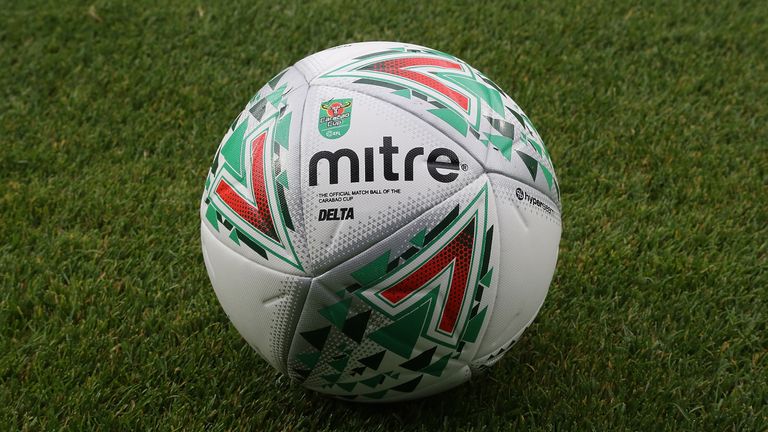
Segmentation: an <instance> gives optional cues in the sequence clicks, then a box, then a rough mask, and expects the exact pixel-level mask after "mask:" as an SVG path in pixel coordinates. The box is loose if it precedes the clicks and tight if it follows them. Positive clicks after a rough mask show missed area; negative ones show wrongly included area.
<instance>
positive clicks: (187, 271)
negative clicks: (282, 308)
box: [0, 0, 768, 431]
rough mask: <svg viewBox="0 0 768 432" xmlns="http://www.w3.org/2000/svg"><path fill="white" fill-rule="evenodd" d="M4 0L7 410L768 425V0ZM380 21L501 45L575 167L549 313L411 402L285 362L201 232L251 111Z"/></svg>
mask: <svg viewBox="0 0 768 432" xmlns="http://www.w3.org/2000/svg"><path fill="white" fill-rule="evenodd" d="M2 3H3V5H2V8H0V9H2V10H1V11H0V150H1V151H0V284H1V287H2V291H1V292H0V326H1V327H0V331H1V332H2V333H0V425H4V426H0V428H2V429H4V430H8V429H22V430H27V429H28V430H56V429H59V428H69V429H72V430H82V429H92V428H93V429H101V430H114V429H126V430H144V429H150V428H158V429H161V430H171V429H184V430H200V429H203V428H207V429H211V430H224V429H251V428H252V429H255V430H270V429H276V430H336V429H337V430H345V431H346V430H366V431H374V430H398V429H417V430H425V431H435V430H454V429H464V430H497V429H499V430H510V429H515V430H517V429H534V430H552V429H565V430H585V429H595V430H622V429H631V430H651V431H652V430H680V429H688V430H712V431H715V430H717V431H719V430H739V431H741V430H766V428H768V329H767V328H766V321H768V275H767V273H768V262H767V261H768V260H767V259H766V255H767V253H768V250H767V249H768V246H767V244H768V230H767V229H766V227H767V226H768V103H767V101H768V70H766V67H767V60H766V57H768V51H766V47H768V3H766V2H761V1H752V2H699V1H690V2H658V3H656V4H652V3H650V2H648V3H645V4H643V5H640V4H624V5H614V4H612V3H610V2H606V3H605V4H602V5H598V4H592V2H587V1H579V2H559V3H554V2H546V3H540V4H537V3H535V2H527V3H522V2H516V3H515V4H512V5H504V4H503V2H498V3H493V4H491V3H488V4H484V5H480V4H477V3H474V2H473V3H467V4H465V5H453V4H452V3H450V4H449V2H446V3H445V4H443V3H441V2H435V1H433V2H429V3H424V4H423V5H421V6H413V7H406V2H402V1H396V2H386V3H372V4H369V3H368V2H355V1H333V2H331V1H326V2H318V3H314V4H311V5H300V4H298V3H293V2H291V3H290V4H285V5H281V4H279V2H273V3H264V2H254V1H231V2H217V3H216V4H204V2H174V4H173V5H165V6H162V7H158V6H154V5H153V4H152V3H154V2H146V4H139V2H118V1H115V2H109V1H97V2H96V3H95V5H93V6H91V4H90V3H82V4H74V3H71V2H53V1H45V0H41V1H23V2H13V3H11V2H2ZM142 3H143V2H142ZM205 3H211V2H205ZM718 3H722V4H718ZM366 4H367V6H366ZM359 40H402V41H409V42H414V43H419V44H423V45H427V46H430V47H434V48H437V49H440V50H442V51H446V52H450V53H452V54H455V55H457V56H459V57H461V58H463V59H465V60H467V61H468V62H470V63H471V64H473V65H474V66H475V67H477V68H478V69H480V70H482V71H484V72H485V73H486V74H487V75H488V76H490V77H491V78H492V79H494V80H495V81H496V82H497V83H499V84H500V85H501V86H502V87H503V88H505V89H508V91H509V93H510V94H511V95H512V96H513V97H514V98H515V99H516V100H517V102H518V103H519V104H520V105H521V106H522V107H523V108H524V109H525V110H526V112H527V113H528V115H529V116H530V117H531V118H532V119H533V121H534V122H535V123H536V125H537V128H538V129H539V131H540V132H541V133H542V135H543V136H544V138H545V140H546V142H547V144H548V148H549V150H550V152H551V154H552V158H553V160H554V161H555V163H556V166H557V172H558V175H559V178H560V182H561V187H562V195H563V203H564V231H563V238H562V242H561V247H560V260H559V263H558V268H557V273H556V276H555V280H554V281H553V284H552V287H551V291H550V295H549V297H548V298H547V301H546V303H545V305H544V308H543V309H542V311H541V314H540V315H539V318H538V319H537V320H536V322H535V323H534V325H533V326H532V327H531V328H530V329H529V330H528V331H527V332H526V334H525V336H524V337H523V339H522V340H521V341H520V342H519V343H518V345H517V346H516V347H515V348H514V349H513V350H512V351H511V352H510V353H509V354H508V355H507V357H506V358H505V359H504V360H503V361H502V362H501V363H499V364H498V365H497V366H496V367H495V368H493V369H492V371H491V373H490V374H489V375H488V376H487V377H485V378H481V379H478V380H474V381H473V382H472V383H470V384H468V385H465V386H462V387H460V388H458V389H456V390H453V391H450V392H449V393H447V394H445V395H442V396H439V397H433V398H430V399H428V400H424V401H419V402H415V403H409V404H396V405H389V406H359V405H351V404H347V403H343V402H339V401H335V400H329V399H326V398H324V397H321V396H318V395H316V394H313V393H310V392H306V391H304V390H302V388H301V387H299V386H297V385H295V384H291V383H290V382H289V381H288V380H287V378H285V377H281V376H279V375H278V374H277V373H276V372H273V371H272V370H271V369H270V368H269V366H268V365H267V364H266V363H265V362H263V361H262V360H260V359H259V358H258V356H257V355H256V354H255V353H253V352H252V350H251V349H250V348H249V347H248V346H247V345H246V343H245V342H244V341H243V340H242V339H241V338H240V336H239V335H238V334H237V332H236V331H235V330H234V328H233V327H232V326H231V325H230V324H229V322H228V320H227V318H226V316H225V315H224V313H223V311H222V310H221V308H220V307H219V305H218V303H217V301H216V298H215V295H214V292H213V290H212V289H211V287H210V284H209V282H208V279H207V276H206V273H205V269H204V266H203V262H202V257H201V253H200V246H199V231H198V230H199V225H198V213H197V211H198V203H199V201H198V200H199V196H200V194H201V191H202V188H203V181H204V176H205V173H206V171H207V169H208V165H209V163H210V160H211V157H212V155H213V152H214V151H215V147H216V145H217V144H218V142H219V140H220V138H221V136H222V135H223V134H224V132H225V130H226V128H227V126H228V125H229V123H230V121H231V120H232V119H233V118H234V116H235V114H236V113H237V112H238V111H239V109H240V108H241V107H242V105H243V104H244V103H245V102H246V101H247V100H248V98H249V97H250V96H252V94H253V93H254V92H255V91H256V90H257V89H258V88H259V87H260V86H261V84H262V83H263V82H265V81H266V80H267V79H269V78H270V77H271V76H272V75H273V74H274V73H276V72H278V71H279V70H281V69H282V68H283V67H285V66H286V65H289V64H291V63H293V62H295V61H297V60H298V59H300V58H302V57H304V56H305V55H307V54H310V53H312V52H315V51H318V50H321V49H323V48H326V47H330V46H334V45H337V44H341V43H345V42H349V41H359Z"/></svg>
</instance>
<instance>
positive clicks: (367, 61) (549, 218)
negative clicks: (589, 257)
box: [200, 42, 561, 401]
mask: <svg viewBox="0 0 768 432" xmlns="http://www.w3.org/2000/svg"><path fill="white" fill-rule="evenodd" d="M200 214H201V219H202V224H201V237H202V246H203V255H204V257H205V264H206V268H207V270H208V275H209V276H210V279H211V283H212V284H213V287H214V289H215V291H216V295H217V296H218V299H219V301H220V302H221V305H222V307H223V308H224V310H225V311H226V313H227V315H228V316H229V318H230V319H231V320H232V323H233V324H234V325H235V327H236V328H237V329H238V331H239V332H240V334H242V335H243V337H244V338H245V339H246V340H247V341H248V343H249V344H250V345H251V346H252V347H253V348H254V349H255V350H256V351H257V352H258V353H259V354H260V355H261V356H262V357H263V358H264V359H265V360H266V361H267V362H269V363H270V364H271V365H272V366H273V367H275V368H277V369H278V370H280V371H282V372H283V373H285V374H288V375H289V376H290V377H291V378H294V379H296V380H298V381H299V382H301V383H302V384H303V385H304V386H306V387H308V388H311V389H313V390H317V391H319V392H322V393H327V394H330V395H334V396H338V397H343V398H348V399H353V400H355V401H394V400H403V399H412V398H417V397H422V396H427V395H430V394H434V393H437V392H440V391H443V390H446V389H448V388H451V387H454V386H456V385H458V384H460V383H463V382H465V381H467V380H468V379H469V378H470V377H471V376H472V374H473V373H476V372H478V371H479V370H482V369H483V368H485V367H487V366H490V365H491V364H493V363H495V362H496V361H497V360H499V358H501V356H502V355H503V354H504V353H505V352H506V351H507V350H508V349H509V348H510V347H511V345H512V344H513V343H514V342H515V341H516V340H517V339H518V338H519V337H520V335H521V333H522V332H523V331H524V330H525V328H526V327H527V326H528V325H529V324H530V323H531V321H532V320H533V319H534V317H535V316H536V314H537V312H538V311H539V308H540V307H541V304H542V302H543V301H544V297H545V296H546V293H547V290H548V287H549V284H550V282H551V280H552V275H553V273H554V270H555V263H556V261H557V251H558V244H559V242H560V233H561V225H560V190H559V187H558V183H557V178H556V176H555V172H554V169H553V166H552V161H551V159H550V157H549V154H548V153H547V150H546V149H545V147H544V143H543V141H542V139H541V137H540V136H539V134H538V132H537V131H536V129H535V128H534V127H533V124H532V123H531V121H530V120H529V119H528V117H526V115H525V114H524V113H523V111H522V110H521V109H520V107H518V106H517V104H516V103H515V102H514V101H513V100H512V99H511V98H510V97H509V96H507V94H506V93H504V92H503V91H502V90H501V89H500V88H499V87H498V86H497V85H496V84H494V83H493V82H492V81H491V80H490V79H488V78H487V77H486V76H485V75H483V74H482V73H480V72H479V71H477V70H475V69H473V68H472V67H471V66H469V65H468V64H467V63H465V62H463V61H462V60H460V59H457V58H456V57H453V56H450V55H448V54H445V53H442V52H439V51H435V50H432V49H429V48H425V47H421V46H417V45H410V44H403V43H397V42H366V43H356V44H349V45H343V46H340V47H336V48H332V49H329V50H326V51H322V52H320V53H317V54H314V55H311V56H309V57H307V58H304V59H303V60H301V61H299V62H298V63H296V64H295V65H293V66H291V67H289V68H288V69H286V70H284V71H282V72H280V73H279V74H278V75H277V76H275V77H274V78H273V79H272V80H271V81H269V83H267V85H265V86H264V87H263V88H262V89H261V90H259V92H258V93H256V95H255V96H254V97H253V98H252V99H251V100H250V101H249V102H248V103H247V104H246V106H245V109H244V110H243V111H242V112H241V113H240V115H239V116H238V117H237V118H236V119H235V121H234V122H233V123H232V126H231V127H230V129H229V130H228V131H227V134H226V135H225V136H224V139H223V140H222V142H221V145H220V146H219V149H218V151H217V152H216V156H215V157H214V160H213V164H212V166H211V169H210V171H209V173H208V176H207V178H206V182H205V192H204V193H203V198H202V203H201V206H200Z"/></svg>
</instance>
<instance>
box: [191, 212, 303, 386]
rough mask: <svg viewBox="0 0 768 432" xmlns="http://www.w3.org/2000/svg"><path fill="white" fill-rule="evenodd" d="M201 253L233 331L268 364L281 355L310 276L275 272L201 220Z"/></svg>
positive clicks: (280, 360) (276, 363) (280, 364)
mask: <svg viewBox="0 0 768 432" xmlns="http://www.w3.org/2000/svg"><path fill="white" fill-rule="evenodd" d="M200 237H201V239H202V248H203V258H204V260H205V266H206V269H207V270H208V276H209V277H210V279H211V284H212V285H213V288H214V290H215V292H216V297H217V298H218V299H219V303H221V306H222V308H223V309H224V311H225V312H226V313H227V316H228V317H229V319H230V320H231V321H232V324H234V326H235V328H237V331H238V332H239V333H240V334H241V335H242V336H243V338H244V339H245V340H246V341H247V342H248V344H250V345H251V346H252V347H253V349H254V350H256V352H258V353H259V354H260V355H261V356H262V357H263V358H264V359H265V360H266V361H267V362H268V363H269V364H270V365H272V367H274V368H277V369H278V370H281V371H283V372H286V367H285V366H286V358H287V355H288V348H289V347H290V343H291V339H292V337H293V333H294V330H295V328H296V322H297V321H298V319H299V315H300V313H301V308H302V306H303V304H304V299H305V298H306V295H307V290H308V289H309V284H310V278H306V277H300V276H295V275H289V274H286V273H283V272H278V271H275V270H272V269H269V268H267V267H264V266H263V265H261V264H258V263H256V262H254V261H251V260H249V259H247V258H245V257H244V256H242V255H241V254H239V253H237V252H236V251H234V250H232V249H231V248H229V247H227V246H226V245H225V244H224V243H222V241H221V240H220V239H218V238H217V237H216V236H215V235H214V233H213V232H212V231H211V230H210V229H209V228H208V226H207V225H206V224H201V227H200Z"/></svg>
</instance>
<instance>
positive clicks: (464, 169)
mask: <svg viewBox="0 0 768 432" xmlns="http://www.w3.org/2000/svg"><path fill="white" fill-rule="evenodd" d="M468 169H469V165H467V164H461V170H462V171H466V170H468Z"/></svg>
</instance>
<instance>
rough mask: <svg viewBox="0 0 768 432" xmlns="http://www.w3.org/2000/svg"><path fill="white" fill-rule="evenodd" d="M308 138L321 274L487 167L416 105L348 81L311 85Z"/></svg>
mask: <svg viewBox="0 0 768 432" xmlns="http://www.w3.org/2000/svg"><path fill="white" fill-rule="evenodd" d="M334 104H337V105H338V106H334ZM342 104H344V105H347V106H346V107H343V106H341V105H342ZM323 106H325V107H326V108H323ZM333 109H336V110H337V112H338V111H341V112H340V113H339V115H334V113H333ZM329 111H330V114H329V113H328V112H329ZM334 118H335V119H338V120H335V121H334V120H333V119H334ZM328 123H332V124H334V123H340V124H339V125H338V126H332V128H331V129H329V128H328V127H327V124H328ZM328 134H332V135H331V136H332V138H328V137H327V135H328ZM301 140H302V141H301V181H302V183H301V189H302V205H303V214H304V225H305V230H306V236H307V244H308V246H309V255H310V256H311V259H312V261H311V264H309V268H311V270H312V272H313V274H320V273H322V272H324V271H326V270H328V269H330V268H331V267H333V266H334V265H335V264H337V263H340V262H342V261H344V260H346V259H348V258H350V257H352V256H354V255H355V254H357V253H358V252H359V251H361V250H364V249H366V248H368V247H370V246H371V245H373V244H375V243H377V242H378V241H380V240H382V239H384V238H386V236H388V235H390V234H392V233H393V232H395V231H397V230H398V229H400V228H401V227H402V226H403V225H404V224H405V223H407V222H408V221H410V220H412V219H413V218H415V217H416V216H418V215H420V214H422V213H423V212H424V211H426V210H427V209H429V208H431V207H433V206H435V205H437V204H439V203H440V202H442V201H443V200H445V199H447V198H448V197H450V196H451V195H453V194H454V193H456V192H457V191H459V190H461V189H462V188H463V187H465V186H467V185H468V184H470V183H471V182H472V181H473V180H474V179H476V178H477V177H478V176H480V175H481V174H482V172H483V171H482V168H481V166H480V164H479V163H478V162H477V161H476V160H475V159H474V158H473V157H472V156H470V155H469V154H468V153H467V152H466V151H464V149H463V148H462V147H460V146H459V145H457V144H456V143H455V142H453V141H451V140H450V139H449V138H448V137H446V136H445V135H444V134H442V133H440V132H439V131H437V130H435V129H434V128H432V127H430V125H429V124H427V123H425V122H424V121H422V120H420V119H419V118H417V117H414V116H413V115H411V114H410V113H409V112H408V111H405V110H403V109H401V108H399V107H397V106H394V105H392V104H390V103H387V102H384V101H382V100H380V99H377V98H374V97H371V96H368V95H366V94H363V93H360V92H357V91H353V90H349V89H345V88H340V87H326V86H315V85H312V86H311V87H310V89H309V92H308V93H307V103H306V108H305V116H304V121H303V130H302V137H301Z"/></svg>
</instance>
